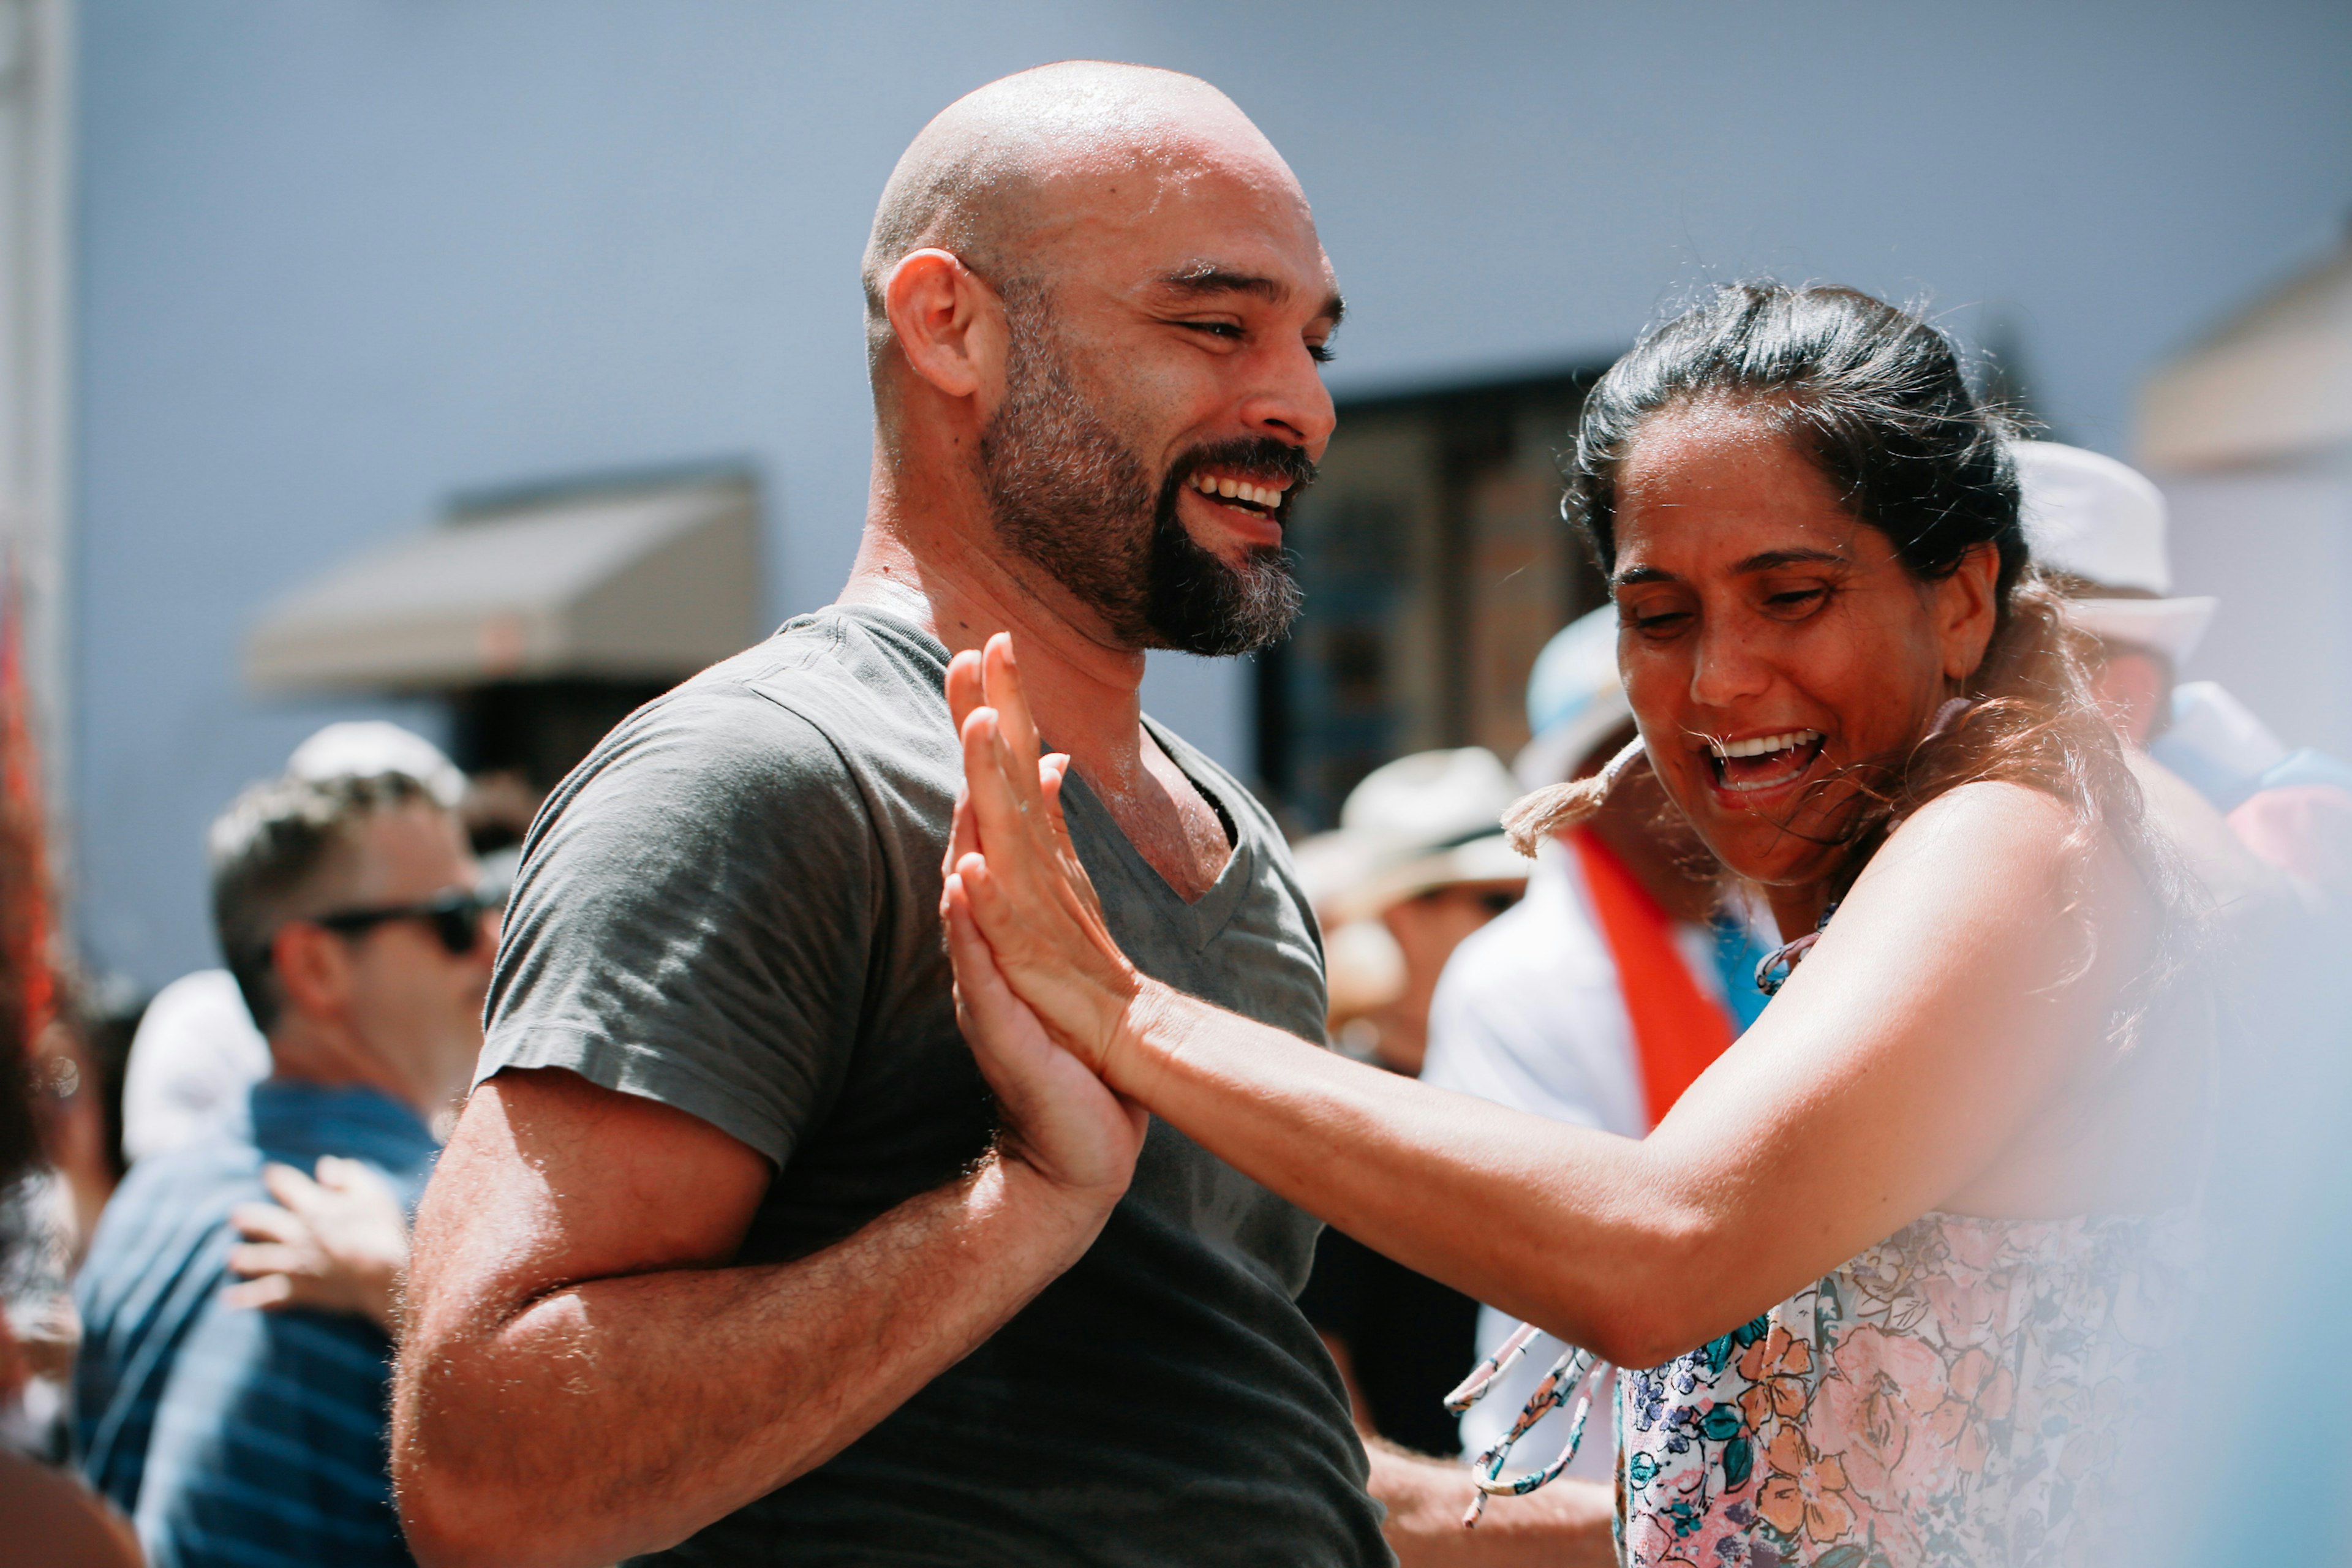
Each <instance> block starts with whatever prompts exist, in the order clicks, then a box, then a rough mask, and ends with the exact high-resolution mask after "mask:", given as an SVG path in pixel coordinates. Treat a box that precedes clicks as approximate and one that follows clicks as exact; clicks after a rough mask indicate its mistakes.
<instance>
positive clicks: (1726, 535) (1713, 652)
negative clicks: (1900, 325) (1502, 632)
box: [1612, 402, 1999, 904]
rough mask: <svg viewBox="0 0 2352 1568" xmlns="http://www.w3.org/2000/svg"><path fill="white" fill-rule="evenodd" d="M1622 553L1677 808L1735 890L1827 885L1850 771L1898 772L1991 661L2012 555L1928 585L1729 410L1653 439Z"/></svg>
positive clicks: (1820, 482) (1623, 581) (1782, 443)
mask: <svg viewBox="0 0 2352 1568" xmlns="http://www.w3.org/2000/svg"><path fill="white" fill-rule="evenodd" d="M1615 535H1616V547H1617V562H1616V573H1615V576H1614V578H1613V579H1612V591H1613V594H1614V596H1615V598H1616V601H1617V611H1618V616H1619V620H1620V623H1621V629H1620V631H1619V633H1618V641H1617V658H1618V664H1619V667H1620V668H1621V669H1622V672H1623V675H1624V679H1625V691H1626V695H1627V697H1628V698H1629V699H1630V700H1632V703H1633V712H1634V716H1635V718H1636V719H1637V720H1638V721H1640V723H1641V727H1642V734H1643V738H1644V739H1645V740H1646V741H1647V742H1648V747H1649V752H1650V756H1651V758H1652V760H1653V763H1654V766H1655V768H1656V770H1657V773H1658V776H1659V779H1660V781H1661V782H1662V783H1663V784H1664V786H1665V789H1666V792H1667V794H1668V795H1671V796H1672V797H1673V798H1674V801H1675V805H1678V806H1679V807H1681V809H1682V810H1683V812H1684V814H1685V816H1688V817H1689V818H1690V820H1691V822H1692V824H1693V825H1694V826H1696V828H1697V829H1698V832H1699V834H1700V836H1701V837H1704V838H1705V839H1706V843H1707V846H1708V847H1709V848H1711V849H1713V850H1714V851H1715V853H1716V855H1717V857H1718V858H1720V859H1721V860H1722V861H1723V862H1724V864H1725V865H1726V866H1727V867H1729V868H1731V870H1732V871H1733V872H1734V873H1736V874H1738V875H1739V876H1741V877H1745V878H1748V879H1750V880H1753V881H1757V882H1761V883H1764V884H1766V885H1768V886H1777V887H1783V888H1795V887H1801V886H1803V885H1806V884H1811V883H1818V882H1822V881H1823V880H1825V879H1827V878H1828V877H1829V876H1830V875H1831V874H1832V872H1833V871H1834V870H1835V869H1836V868H1837V866H1838V863H1839V862H1840V860H1841V859H1842V858H1843V854H1844V850H1843V847H1842V846H1840V845H1839V844H1838V843H1837V842H1835V840H1837V839H1838V838H1839V837H1841V836H1842V830H1843V827H1844V826H1845V825H1846V824H1847V822H1848V821H1849V820H1850V818H1851V813H1852V811H1853V806H1854V805H1855V804H1856V797H1857V795H1858V794H1859V792H1860V790H1861V788H1862V784H1863V782H1864V781H1863V779H1862V778H1858V777H1855V776H1853V773H1849V772H1843V770H1850V769H1852V768H1853V764H1856V763H1872V762H1891V763H1900V762H1901V760H1902V759H1903V757H1904V755H1905V754H1906V752H1908V750H1909V749H1910V747H1911V746H1912V744H1913V743H1914V742H1916V741H1917V740H1918V739H1919V738H1920V737H1921V736H1922V735H1924V734H1925V733H1926V732H1927V728H1928V726H1929V724H1930V723H1931V722H1932V721H1933V719H1934V716H1935V712H1936V710H1937V707H1938V706H1939V705H1940V704H1941V703H1942V702H1943V701H1944V700H1945V699H1946V698H1948V697H1949V696H1950V695H1952V693H1953V692H1954V690H1955V689H1957V683H1958V682H1959V681H1961V680H1964V679H1966V678H1967V677H1968V676H1969V675H1970V674H1971V673H1973V672H1974V671H1975V669H1976V668H1977V666H1978V665H1979V663H1980V662H1981V661H1982V659H1983V658H1984V652H1985V647H1986V645H1987V643H1988V642H1989V641H1990V639H1991V637H1992V631H1993V624H1994V620H1995V608H1994V606H1995V599H1994V584H1995V577H1996V574H1997V573H1998V571H1999V558H1998V556H1997V554H1996V552H1994V551H1993V549H1992V547H1991V546H1990V545H1983V546H1979V547H1977V548H1975V549H1974V550H1972V551H1971V552H1969V554H1968V555H1967V556H1966V557H1964V558H1963V560H1962V562H1961V564H1960V567H1959V570H1958V571H1957V572H1955V573H1954V574H1952V575H1951V576H1950V577H1948V578H1946V579H1944V580H1943V581H1941V582H1922V581H1921V580H1920V579H1918V578H1916V577H1915V576H1913V575H1912V574H1911V573H1910V572H1909V571H1908V570H1907V569H1906V567H1905V566H1904V564H1903V563H1902V561H1901V560H1900V558H1898V557H1897V556H1896V554H1895V547H1894V543H1893V542H1892V541H1891V540H1889V539H1888V538H1887V536H1886V535H1885V534H1884V533H1882V532H1880V531H1878V530H1877V529H1875V528H1874V527H1872V526H1871V525H1869V524H1868V523H1865V522H1864V521H1861V520H1860V519H1858V518H1856V517H1855V516H1854V515H1853V513H1852V512H1851V511H1849V510H1846V508H1845V507H1844V506H1843V504H1842V503H1841V501H1840V500H1839V496H1838V492H1837V490H1836V489H1835V488H1834V487H1833V486H1832V484H1831V482H1830V480H1829V479H1827V477H1826V476H1824V475H1823V474H1822V471H1821V470H1820V468H1817V467H1816V466H1815V465H1814V463H1813V461H1812V460H1811V458H1809V457H1807V456H1806V455H1805V454H1804V453H1803V452H1802V451H1801V449H1799V448H1798V447H1796V446H1795V445H1793V444H1792V443H1791V442H1790V440H1789V439H1788V438H1787V437H1785V436H1783V435H1782V434H1781V433H1780V431H1779V430H1777V429H1776V428H1775V427H1774V425H1773V422H1772V421H1771V420H1770V419H1769V417H1767V416H1764V415H1763V414H1760V413H1759V412H1758V411H1756V410H1754V409H1751V408H1743V407H1741V406H1739V405H1735V404H1727V403H1720V402H1707V403H1699V404H1694V405H1683V406H1679V407H1674V408H1669V409H1667V410H1665V411H1664V412H1662V413H1660V414H1658V415H1657V416H1654V417H1653V418H1652V419H1651V420H1650V421H1649V422H1648V424H1646V425H1645V426H1643V428H1642V429H1641V431H1640V433H1639V434H1638V435H1636V436H1635V437H1634V439H1633V447H1632V450H1631V452H1630V453H1629V454H1628V455H1627V457H1626V459H1625V461H1624V463H1623V465H1622V467H1621V468H1620V469H1619V472H1618V477H1617V503H1616V525H1615ZM1864 774H1865V776H1866V774H1867V770H1864ZM1777 902H1778V900H1776V904H1777Z"/></svg>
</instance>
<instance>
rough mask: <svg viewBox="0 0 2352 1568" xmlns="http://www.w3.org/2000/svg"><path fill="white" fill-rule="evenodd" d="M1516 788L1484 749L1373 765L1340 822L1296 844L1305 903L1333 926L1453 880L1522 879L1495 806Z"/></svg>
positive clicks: (1521, 864)
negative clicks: (1335, 826)
mask: <svg viewBox="0 0 2352 1568" xmlns="http://www.w3.org/2000/svg"><path fill="white" fill-rule="evenodd" d="M1519 793H1520V791H1519V785H1518V783H1517V780H1515V779H1514V778H1512V776H1511V771H1510V770H1509V769H1508V768H1507V767H1505V766H1504V765H1503V763H1502V761H1501V759H1499V758H1497V757H1496V755H1495V753H1494V752H1490V751H1488V750H1486V748H1485V747H1484V746H1463V747H1460V748H1457V749H1455V750H1453V751H1443V752H1416V753H1414V754H1413V755H1412V756H1410V757H1400V758H1398V759H1397V760H1396V761H1395V762H1392V763H1388V764H1387V765H1386V766H1384V767H1379V768H1375V769H1373V770H1372V771H1371V772H1370V773H1368V774H1366V775H1365V777H1364V782H1363V783H1361V784H1358V785H1357V786H1356V787H1355V788H1354V789H1353V790H1352V791H1350V792H1349V795H1348V800H1347V804H1346V805H1342V806H1341V807H1340V808H1339V826H1338V827H1337V828H1336V829H1334V830H1333V831H1331V832H1329V833H1318V834H1317V835H1316V836H1315V837H1312V838H1308V839H1307V840H1305V841H1304V842H1302V843H1301V844H1300V845H1299V846H1298V847H1297V864H1298V873H1299V880H1300V881H1301V882H1302V883H1304V884H1305V886H1306V889H1307V900H1308V901H1309V902H1311V903H1312V904H1314V906H1315V910H1316V913H1317V914H1318V916H1320V917H1321V918H1322V920H1323V921H1324V923H1325V924H1326V925H1327V926H1339V925H1344V924H1346V923H1347V922H1348V921H1353V920H1363V919H1367V918H1369V917H1370V916H1373V915H1377V914H1379V913H1380V912H1381V910H1386V909H1387V908H1389V907H1390V906H1391V905H1392V904H1399V903H1402V902H1403V901H1404V900H1407V899H1410V898H1413V897H1416V896H1418V895H1420V894H1422V893H1426V892H1429V891H1431V890H1432V889H1437V888H1444V887H1450V886H1453V885H1454V884H1455V883H1460V882H1523V881H1525V880H1527V875H1528V863H1527V862H1526V861H1525V860H1522V859H1520V858H1519V857H1518V856H1517V854H1516V853H1514V852H1513V850H1512V848H1511V847H1510V845H1509V843H1508V842H1507V841H1506V840H1505V838H1504V837H1503V825H1502V824H1503V808H1504V807H1506V806H1507V805H1510V804H1511V803H1512V802H1513V801H1515V800H1517V798H1518V797H1519Z"/></svg>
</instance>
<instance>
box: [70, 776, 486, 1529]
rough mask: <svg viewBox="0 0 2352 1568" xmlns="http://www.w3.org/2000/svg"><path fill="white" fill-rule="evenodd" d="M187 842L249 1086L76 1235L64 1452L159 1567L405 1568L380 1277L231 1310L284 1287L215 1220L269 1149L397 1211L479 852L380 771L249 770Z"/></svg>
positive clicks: (451, 1026)
mask: <svg viewBox="0 0 2352 1568" xmlns="http://www.w3.org/2000/svg"><path fill="white" fill-rule="evenodd" d="M210 856H211V861H212V883H213V913H214V921H215V931H216V933H217V935H218V937H219V941H220V944H221V949H222V952H223V953H224V954H225V956H226V959H227V962H228V970H229V973H231V974H233V975H234V976H235V977H236V984H237V988H238V990H239V992H240V993H241V994H242V995H243V997H244V1000H245V1003H246V1005H247V1007H248V1008H249V1009H250V1010H251V1014H252V1016H253V1019H254V1021H255V1023H256V1024H257V1026H259V1027H260V1029H261V1032H262V1034H263V1036H264V1037H265V1038H266V1039H267V1041H268V1051H269V1058H270V1076H269V1077H268V1079H265V1080H264V1081H263V1082H261V1083H260V1084H258V1085H257V1086H256V1087H254V1089H252V1090H251V1091H250V1093H249V1095H248V1096H247V1108H246V1112H245V1114H244V1115H243V1116H242V1117H241V1118H238V1119H236V1120H235V1121H231V1122H229V1123H228V1124H226V1125H225V1126H223V1127H221V1128H218V1129H216V1130H215V1131H212V1132H210V1133H208V1134H205V1135H203V1136H200V1137H197V1138H195V1139H194V1140H193V1141H191V1142H186V1143H184V1144H182V1145H181V1146H179V1147H178V1148H175V1149H171V1150H168V1151H165V1152H160V1153H153V1154H150V1155H149V1156H147V1157H146V1158H144V1159H142V1161H141V1162H140V1163H138V1165H137V1166H136V1167H135V1168H134V1169H133V1170H132V1172H131V1174H130V1176H129V1177H128V1178H127V1179H126V1180H125V1181H124V1183H123V1185H122V1187H121V1190H120V1192H118V1194H116V1196H115V1199H114V1202H113V1203H112V1204H111V1205H110V1206H109V1208H108V1210H107V1213H106V1215H105V1218H104V1219H103V1221H102V1222H101V1223H100V1226H99V1231H98V1235H97V1237H96V1239H95V1241H94V1243H93V1245H92V1247H91V1251H90V1255H89V1259H88V1261H87V1262H86V1264H85V1265H84V1267H83V1270H82V1273H81V1277H80V1279H79V1285H78V1289H77V1298H78V1300H79V1306H80V1309H81V1315H82V1319H83V1324H84V1338H83V1342H82V1350H81V1357H80V1363H79V1376H78V1387H77V1389H76V1399H77V1404H78V1407H79V1429H80V1436H81V1448H82V1454H83V1464H84V1467H85V1469H86V1472H87V1474H88V1475H89V1479H90V1480H91V1482H92V1484H93V1485H95V1486H96V1487H97V1488H98V1489H100V1491H101V1492H102V1493H104V1494H105V1495H106V1496H107V1497H109V1498H110V1499H111V1500H113V1501H114V1502H115V1503H116V1504H118V1505H119V1506H120V1507H121V1508H122V1509H123V1510H125V1511H126V1512H128V1513H129V1514H130V1515H131V1519H132V1521H133V1522H134V1524H135V1525H136V1526H137V1529H138V1531H139V1536H140V1539H141V1542H142V1544H143V1545H144V1546H145V1548H146V1550H147V1552H148V1553H149V1554H150V1556H151V1558H152V1560H153V1561H154V1562H156V1563H167V1564H187V1565H192V1568H193V1565H196V1564H221V1565H223V1568H227V1565H230V1564H243V1563H256V1562H287V1563H339V1564H341V1563H352V1564H362V1563H383V1564H396V1563H407V1562H408V1561H409V1557H408V1553H407V1550H406V1547H405V1545H404V1542H403V1541H402V1538H401V1533H400V1527H399V1521H398V1520H397V1518H396V1516H395V1515H394V1510H393V1507H392V1500H391V1492H390V1485H389V1480H388V1478H387V1473H386V1464H385V1458H386V1456H385V1443H384V1422H385V1404H386V1386H387V1381H388V1375H389V1363H390V1359H391V1352H392V1342H391V1339H390V1337H389V1335H388V1329H389V1327H390V1324H391V1321H392V1319H393V1315H394V1314H393V1307H392V1302H391V1300H390V1293H389V1289H388V1286H389V1276H388V1273H387V1272H385V1271H379V1272H378V1276H377V1278H376V1280H375V1282H374V1286H373V1289H356V1290H354V1291H353V1292H352V1294H350V1295H349V1296H348V1297H347V1298H346V1299H345V1300H341V1301H340V1302H338V1303H335V1304H336V1305H340V1306H341V1307H342V1308H343V1309H345V1310H333V1311H322V1310H308V1309H306V1308H298V1309H296V1310H283V1311H277V1312H264V1311H255V1310H250V1309H251V1306H252V1305H254V1304H271V1303H278V1302H282V1301H283V1300H285V1299H286V1296H287V1294H288V1292H287V1291H286V1290H285V1289H283V1288H277V1289H273V1288H271V1287H270V1286H268V1283H267V1273H268V1271H266V1270H263V1269H261V1268H255V1269H253V1270H251V1271H254V1272H262V1273H264V1274H265V1279H264V1281H261V1282H257V1284H256V1285H255V1286H249V1287H235V1288H232V1286H231V1279H230V1272H231V1270H230V1261H231V1254H232V1251H233V1250H234V1249H236V1247H238V1245H239V1244H238V1237H237V1227H236V1223H235V1216H236V1211H237V1210H238V1209H239V1208H240V1207H241V1206H243V1205H254V1204H257V1203H258V1201H259V1200H261V1199H262V1198H263V1197H264V1195H265V1193H266V1192H267V1191H268V1190H269V1189H268V1188H266V1187H265V1184H264V1169H265V1163H266V1162H276V1163H281V1164H284V1165H287V1166H291V1167H293V1168H294V1170H295V1171H296V1172H304V1171H311V1170H314V1169H315V1170H317V1171H318V1172H319V1173H320V1182H319V1183H318V1184H317V1185H318V1186H319V1187H320V1189H322V1190H324V1191H326V1192H330V1193H340V1192H355V1193H358V1194H362V1198H364V1197H365V1196H367V1195H370V1194H374V1193H376V1192H378V1191H380V1188H379V1186H378V1184H381V1187H388V1188H389V1189H391V1190H392V1191H393V1192H394V1193H396V1194H399V1195H400V1197H401V1198H402V1200H403V1201H404V1202H406V1203H408V1204H412V1205H413V1204H414V1202H415V1197H416V1195H417V1194H418V1192H419V1190H420V1189H421V1188H422V1186H423V1184H424V1180H425V1175H426V1173H427V1172H428V1171H429V1169H430V1166H431V1164H432V1162H433V1158H434V1155H435V1152H436V1149H437V1147H438V1145H437V1143H436V1140H435V1138H434V1135H433V1132H432V1131H431V1128H432V1123H433V1122H434V1121H436V1119H440V1118H444V1117H446V1115H447V1114H448V1113H449V1111H450V1110H451V1109H452V1107H453V1106H454V1105H455V1104H456V1102H457V1100H458V1099H459V1097H460V1096H461V1095H462V1094H463V1092H464V1090H465V1087H466V1083H467V1077H468V1075H469V1074H470V1072H471V1070H472V1068H473V1063H474V1058H475V1056H476V1054H477V1052H478V1049H479V1047H480V1041H481V1028H480V1022H479V1019H480V1010H481V1005H482V997H483V994H484V992H485V990H486V988H487V986H488V981H489V966H490V956H491V949H492V946H493V944H494V942H495V935H494V931H493V929H492V926H491V922H490V921H489V919H488V914H487V911H486V910H484V909H483V907H482V906H481V904H480V903H479V902H478V898H477V891H476V882H477V877H478V868H477V867H476V865H475V863H474V859H473V857H472V855H471V854H470V852H469V851H468V850H467V846H466V842H465V839H464V837H463V836H462V834H461V833H460V832H459V829H458V826H457V820H456V818H455V817H454V816H452V815H451V813H450V812H449V810H448V809H447V807H446V806H445V805H443V804H442V802H441V800H440V798H439V797H438V796H436V795H435V794H434V792H433V791H432V790H431V789H429V788H428V787H427V786H426V785H425V784H422V783H420V782H418V781H417V780H416V779H415V778H414V777H412V776H410V775H408V774H406V773H377V774H373V775H370V776H361V777H352V776H339V777H330V778H326V779H308V778H302V777H298V776H292V775H289V776H288V777H285V778H282V779H279V780H277V781H274V782H271V783H268V784H259V785H257V786H255V787H254V788H253V789H251V790H248V791H247V792H246V794H245V795H241V796H239V797H238V799H237V800H236V803H235V804H233V805H231V806H230V807H229V809H228V810H227V812H226V813H225V814H224V815H223V816H222V817H221V818H220V820H219V821H218V822H216V823H215V825H214V827H213V831H212V837H211V846H210ZM307 1185H308V1184H306V1186H307ZM278 1191H279V1192H280V1193H281V1194H284V1193H287V1192H289V1191H300V1189H289V1188H287V1187H285V1186H284V1185H283V1184H281V1185H280V1186H279V1188H278ZM293 1240H294V1238H292V1237H290V1236H289V1237H288V1238H287V1239H286V1240H285V1241H282V1242H280V1243H278V1245H282V1246H291V1245H293ZM264 1245H265V1247H266V1246H268V1245H269V1244H268V1243H265V1244H264ZM249 1261H250V1260H249ZM259 1261H260V1262H261V1263H268V1262H269V1261H272V1259H270V1258H267V1257H264V1258H261V1259H260V1260H259ZM281 1261H284V1262H286V1263H288V1264H289V1267H290V1266H291V1265H292V1264H293V1263H294V1261H295V1260H294V1259H292V1258H286V1259H283V1260H281Z"/></svg>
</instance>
